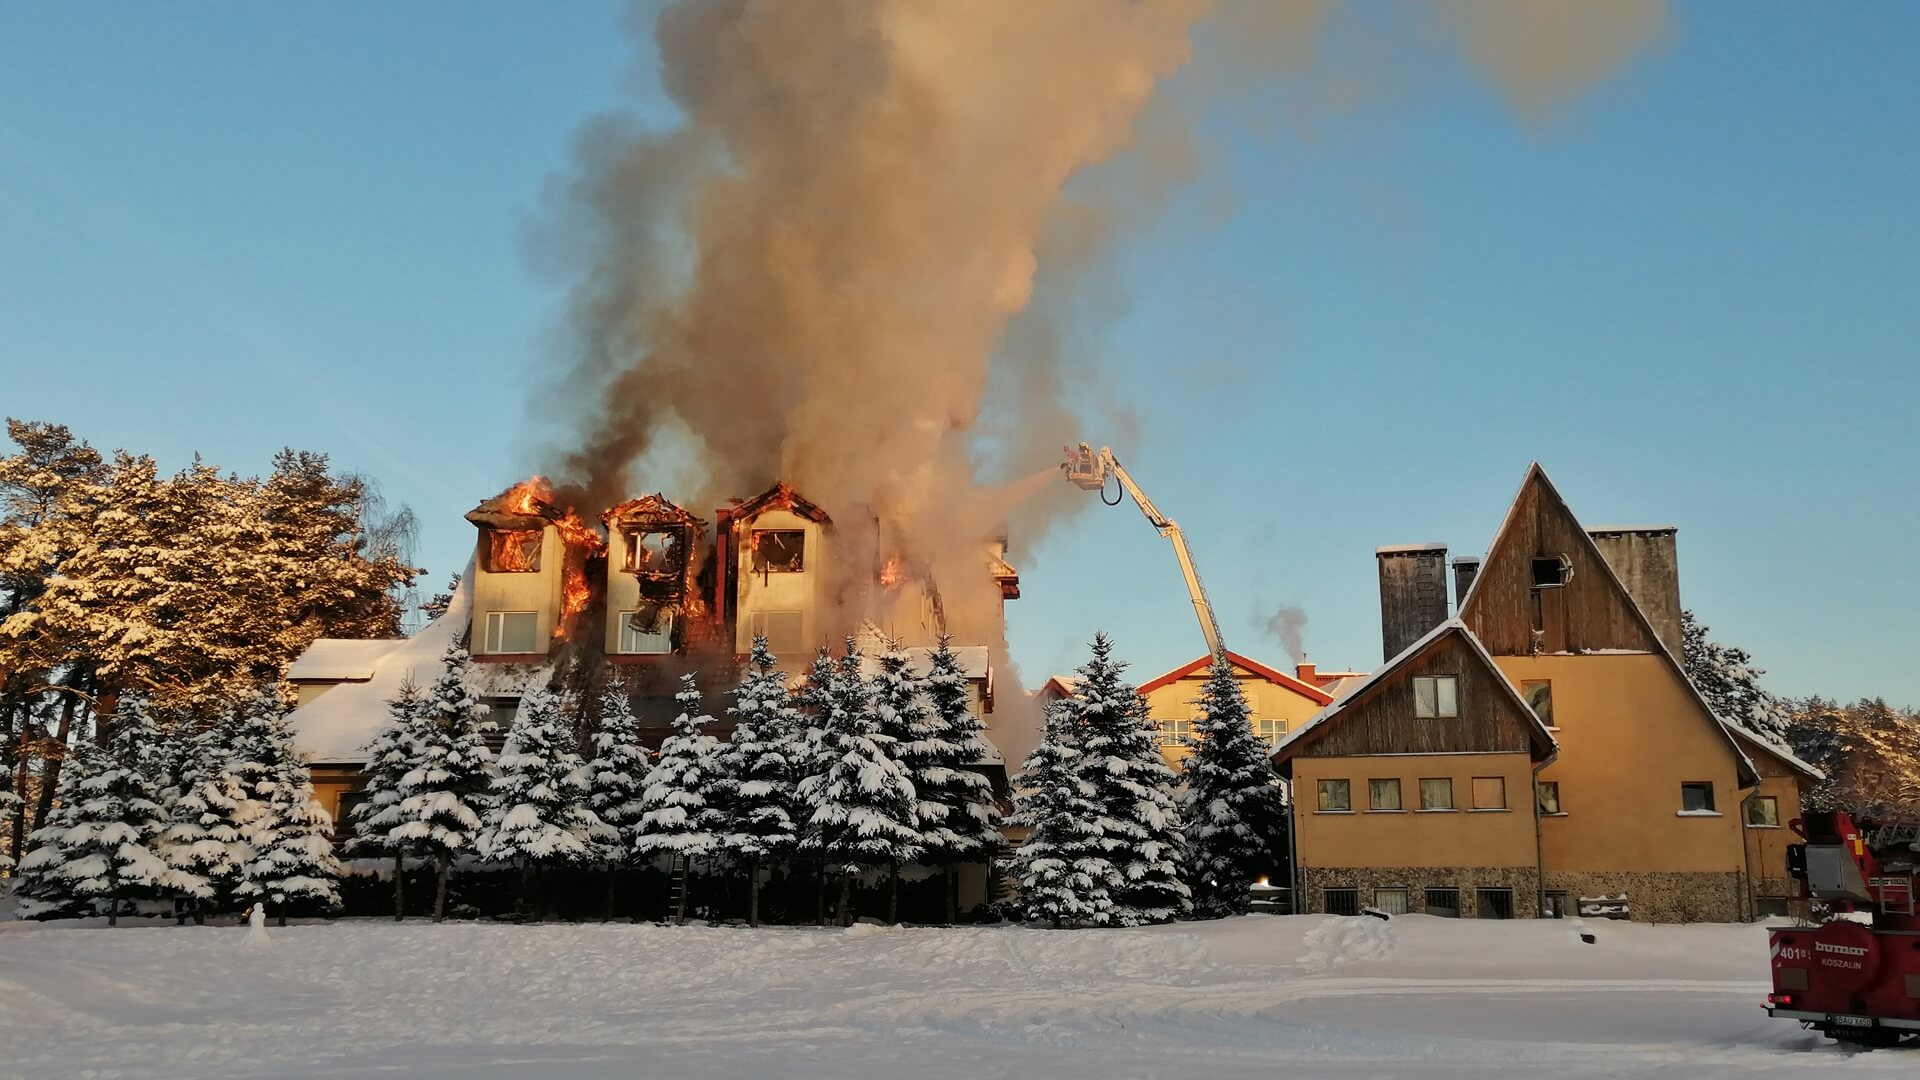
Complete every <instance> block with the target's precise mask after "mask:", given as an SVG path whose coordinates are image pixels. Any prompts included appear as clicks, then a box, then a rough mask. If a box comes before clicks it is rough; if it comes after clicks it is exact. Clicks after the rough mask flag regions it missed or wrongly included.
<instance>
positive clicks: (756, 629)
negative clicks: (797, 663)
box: [747, 611, 806, 659]
mask: <svg viewBox="0 0 1920 1080" xmlns="http://www.w3.org/2000/svg"><path fill="white" fill-rule="evenodd" d="M805 626H806V622H805V620H804V619H802V618H801V615H800V613H799V612H798V611H756V612H753V613H752V614H751V615H749V616H747V633H749V634H752V635H753V636H754V637H763V638H766V639H767V648H769V649H771V650H773V655H774V656H776V657H780V656H785V657H789V658H794V659H797V658H799V656H800V654H801V653H803V652H805V651H806V642H805V640H804V636H805V633H806V631H805Z"/></svg>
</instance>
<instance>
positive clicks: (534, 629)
mask: <svg viewBox="0 0 1920 1080" xmlns="http://www.w3.org/2000/svg"><path fill="white" fill-rule="evenodd" d="M539 641H540V615H539V613H538V612H534V611H489V612H487V620H486V635H485V637H484V638H483V639H482V643H483V649H482V651H483V652H486V653H488V654H490V655H496V656H497V655H511V654H516V653H534V652H539V651H541V650H540V646H539Z"/></svg>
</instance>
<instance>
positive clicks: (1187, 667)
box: [1140, 650, 1333, 705]
mask: <svg viewBox="0 0 1920 1080" xmlns="http://www.w3.org/2000/svg"><path fill="white" fill-rule="evenodd" d="M1227 662H1228V663H1230V664H1233V665H1234V666H1235V667H1238V668H1240V669H1241V670H1243V671H1245V672H1246V673H1247V674H1249V675H1252V676H1254V677H1255V678H1259V679H1265V680H1267V681H1268V682H1271V683H1275V684H1277V685H1279V686H1282V687H1285V688H1286V689H1288V690H1290V691H1292V692H1293V693H1296V694H1298V695H1300V696H1301V697H1303V698H1306V699H1307V700H1308V701H1311V702H1313V703H1314V704H1316V705H1330V704H1332V703H1333V695H1332V694H1329V693H1327V692H1326V691H1325V690H1322V689H1320V688H1319V687H1317V686H1314V685H1313V684H1312V683H1304V682H1301V681H1300V680H1299V679H1296V678H1294V677H1293V676H1291V675H1288V674H1286V673H1284V672H1280V671H1276V670H1274V669H1273V668H1270V667H1268V666H1267V665H1265V664H1262V663H1260V662H1259V661H1257V660H1249V659H1247V658H1246V657H1244V656H1241V655H1240V654H1239V653H1237V652H1234V651H1232V650H1228V651H1227ZM1211 663H1213V657H1212V656H1202V657H1201V658H1200V659H1198V660H1194V661H1191V662H1189V663H1185V664H1182V665H1180V666H1179V667H1177V668H1174V669H1173V670H1172V671H1169V672H1167V673H1166V674H1164V675H1162V676H1160V677H1159V678H1156V679H1152V680H1149V681H1148V682H1145V683H1142V684H1141V685H1140V692H1141V693H1142V694H1151V693H1153V692H1154V691H1155V690H1158V689H1160V688H1162V687H1165V686H1171V685H1173V684H1174V683H1176V682H1179V681H1180V680H1181V679H1184V678H1186V677H1187V676H1189V675H1192V674H1194V673H1196V672H1201V671H1205V670H1206V669H1207V666H1208V665H1209V664H1211Z"/></svg>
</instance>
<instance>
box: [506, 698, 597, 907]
mask: <svg viewBox="0 0 1920 1080" xmlns="http://www.w3.org/2000/svg"><path fill="white" fill-rule="evenodd" d="M561 712H562V704H561V699H560V698H559V697H557V696H556V695H555V694H554V693H553V692H552V691H550V690H548V689H546V688H544V687H537V686H536V687H534V688H532V689H530V690H528V691H527V693H526V695H525V696H524V697H522V698H521V699H520V710H519V712H517V713H515V714H514V718H513V726H512V727H510V728H508V729H507V742H506V746H505V747H504V748H503V749H502V750H501V753H500V758H499V761H498V762H497V763H496V764H497V766H498V769H499V772H498V773H497V774H496V775H495V776H494V778H493V795H494V797H493V800H492V802H491V804H490V805H489V806H488V807H487V812H486V815H485V826H484V828H483V829H482V830H481V833H480V839H479V843H478V849H479V852H480V855H481V857H483V858H485V859H488V860H490V861H493V862H505V863H512V864H514V865H515V866H517V867H519V869H520V907H521V908H522V910H523V911H525V912H528V913H529V914H531V916H532V917H534V918H539V917H540V916H541V914H543V912H542V911H541V910H540V907H541V905H539V904H535V903H534V900H533V896H532V885H533V882H534V877H535V875H536V874H537V873H539V872H540V870H542V869H543V868H546V867H550V866H555V865H561V864H566V863H579V862H585V861H586V860H587V859H588V858H589V857H590V856H591V855H592V854H593V853H594V845H593V837H594V836H595V835H596V834H598V833H599V831H600V819H599V818H598V817H595V816H594V813H593V811H592V810H591V809H589V808H588V805H587V798H588V792H587V774H586V763H585V762H583V761H581V760H580V755H579V754H576V753H574V752H573V749H572V748H571V746H570V745H569V744H570V743H571V741H572V736H571V735H570V734H569V732H568V723H567V721H566V720H565V718H564V717H562V715H561Z"/></svg>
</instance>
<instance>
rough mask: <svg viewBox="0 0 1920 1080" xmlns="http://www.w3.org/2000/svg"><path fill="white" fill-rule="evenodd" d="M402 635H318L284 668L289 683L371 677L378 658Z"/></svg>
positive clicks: (357, 679)
mask: <svg viewBox="0 0 1920 1080" xmlns="http://www.w3.org/2000/svg"><path fill="white" fill-rule="evenodd" d="M405 641H406V639H405V638H376V639H373V640H371V641H369V640H366V639H364V638H321V639H319V640H318V641H315V642H314V643H313V644H311V645H309V646H307V650H306V651H305V652H303V653H301V654H300V656H299V658H298V659H296V660H294V662H293V664H292V666H290V667H288V668H287V678H288V679H289V680H291V681H293V682H355V681H364V680H366V679H371V678H373V671H374V666H375V664H376V663H377V662H378V661H379V659H380V657H382V656H385V655H386V654H387V653H388V652H391V651H392V650H393V649H395V648H396V647H398V646H399V645H401V644H403V643H404V642H405Z"/></svg>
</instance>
